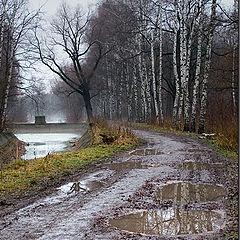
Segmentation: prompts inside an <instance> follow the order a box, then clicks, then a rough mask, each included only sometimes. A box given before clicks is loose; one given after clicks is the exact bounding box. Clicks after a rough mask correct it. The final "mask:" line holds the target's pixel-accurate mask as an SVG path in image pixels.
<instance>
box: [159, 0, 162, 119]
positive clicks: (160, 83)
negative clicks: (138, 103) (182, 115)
mask: <svg viewBox="0 0 240 240" xmlns="http://www.w3.org/2000/svg"><path fill="white" fill-rule="evenodd" d="M162 24H163V22H162V0H159V89H158V93H159V123H161V124H163V102H162V50H163V49H162V40H163V31H162Z"/></svg>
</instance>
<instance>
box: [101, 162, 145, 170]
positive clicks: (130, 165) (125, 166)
mask: <svg viewBox="0 0 240 240" xmlns="http://www.w3.org/2000/svg"><path fill="white" fill-rule="evenodd" d="M106 167H107V168H109V169H111V170H114V171H124V170H132V169H143V168H148V166H146V165H142V164H141V162H119V163H112V164H106Z"/></svg>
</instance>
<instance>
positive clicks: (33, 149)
mask: <svg viewBox="0 0 240 240" xmlns="http://www.w3.org/2000/svg"><path fill="white" fill-rule="evenodd" d="M16 136H17V138H18V139H20V140H21V141H24V142H26V143H27V144H28V145H27V146H26V153H25V154H24V155H23V156H22V159H25V160H28V159H33V158H39V157H44V156H46V155H47V154H50V153H54V152H64V151H67V150H68V149H69V148H70V146H71V144H70V142H73V141H74V140H76V139H78V138H80V137H81V136H80V135H79V134H73V133H34V134H31V133H24V134H16Z"/></svg>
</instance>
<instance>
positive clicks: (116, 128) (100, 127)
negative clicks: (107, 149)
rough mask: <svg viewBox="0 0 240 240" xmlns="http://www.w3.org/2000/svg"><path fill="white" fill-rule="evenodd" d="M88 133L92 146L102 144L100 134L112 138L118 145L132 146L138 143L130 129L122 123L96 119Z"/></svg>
mask: <svg viewBox="0 0 240 240" xmlns="http://www.w3.org/2000/svg"><path fill="white" fill-rule="evenodd" d="M90 132H91V137H92V140H93V144H101V143H102V137H101V136H100V134H104V135H107V136H109V137H112V138H113V139H114V143H115V144H118V145H129V144H133V145H134V144H137V143H138V142H139V139H137V138H136V137H135V136H134V134H133V132H132V130H131V128H130V127H129V126H128V125H127V123H124V122H116V121H115V122H113V121H107V120H105V119H97V120H96V121H95V124H94V126H93V127H92V129H91V131H90Z"/></svg>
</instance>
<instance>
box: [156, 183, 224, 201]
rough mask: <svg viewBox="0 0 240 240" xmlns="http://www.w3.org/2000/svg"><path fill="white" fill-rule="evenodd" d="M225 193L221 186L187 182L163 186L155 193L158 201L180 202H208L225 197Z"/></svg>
mask: <svg viewBox="0 0 240 240" xmlns="http://www.w3.org/2000/svg"><path fill="white" fill-rule="evenodd" d="M225 195H226V191H225V189H224V188H223V187H221V186H214V185H208V184H196V185H195V184H191V183H189V182H177V183H171V184H167V185H164V186H163V187H162V188H161V189H159V190H158V191H157V192H156V197H157V199H159V200H173V201H181V202H192V201H198V202H208V201H216V200H218V199H220V198H223V197H225Z"/></svg>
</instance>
